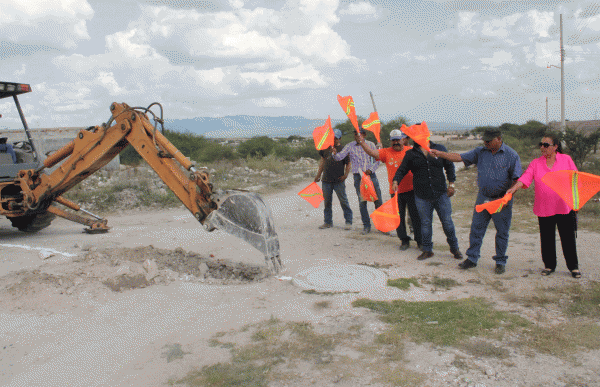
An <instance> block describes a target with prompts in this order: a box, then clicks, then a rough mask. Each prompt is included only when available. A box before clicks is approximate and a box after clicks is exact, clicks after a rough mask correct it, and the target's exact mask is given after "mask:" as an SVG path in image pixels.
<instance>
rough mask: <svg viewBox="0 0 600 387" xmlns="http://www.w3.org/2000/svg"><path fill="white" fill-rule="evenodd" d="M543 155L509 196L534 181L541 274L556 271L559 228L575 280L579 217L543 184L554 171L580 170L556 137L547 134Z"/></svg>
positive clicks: (579, 273) (544, 140) (566, 257)
mask: <svg viewBox="0 0 600 387" xmlns="http://www.w3.org/2000/svg"><path fill="white" fill-rule="evenodd" d="M539 145H540V151H541V153H542V156H541V157H539V158H537V159H535V160H533V161H532V162H531V164H529V167H527V170H526V171H525V173H523V175H522V176H521V177H520V178H519V180H518V181H517V183H516V184H515V185H514V186H513V187H512V188H510V189H509V190H508V191H507V193H509V192H510V193H515V191H517V190H518V189H520V188H528V187H529V186H530V185H531V182H532V181H535V200H534V203H533V213H534V214H535V215H537V216H538V222H539V225H540V242H541V245H542V260H543V261H544V266H545V268H544V270H542V275H545V276H547V275H550V274H552V273H554V270H556V237H555V235H556V228H557V227H558V234H559V235H560V242H561V244H562V250H563V255H564V256H565V261H566V263H567V269H569V271H570V272H571V275H572V276H573V278H580V277H581V272H580V271H579V264H578V261H577V246H576V244H575V237H576V231H577V214H576V213H575V211H573V210H571V209H570V208H569V206H567V204H566V203H565V201H564V200H563V199H561V197H560V196H558V194H557V193H556V192H554V191H553V190H552V189H550V187H548V186H547V185H546V184H545V183H544V182H542V177H544V175H545V174H546V173H548V172H551V171H563V170H573V171H576V170H577V167H576V166H575V163H574V162H573V160H572V159H571V157H570V156H569V155H565V154H563V153H562V149H561V145H560V141H558V139H557V138H556V136H554V135H546V136H544V138H542V142H540V144H539Z"/></svg>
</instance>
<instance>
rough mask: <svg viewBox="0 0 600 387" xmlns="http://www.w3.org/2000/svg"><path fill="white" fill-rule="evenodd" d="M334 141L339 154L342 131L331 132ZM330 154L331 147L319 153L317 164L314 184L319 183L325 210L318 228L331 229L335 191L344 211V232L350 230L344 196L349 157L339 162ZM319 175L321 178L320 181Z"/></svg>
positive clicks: (347, 208)
mask: <svg viewBox="0 0 600 387" xmlns="http://www.w3.org/2000/svg"><path fill="white" fill-rule="evenodd" d="M333 134H334V140H333V145H334V147H335V149H336V150H337V151H338V152H339V151H341V150H342V145H341V142H340V138H342V131H341V130H339V129H334V130H333ZM330 154H331V147H330V148H327V149H324V150H321V151H319V155H321V162H320V163H319V170H318V171H317V176H316V177H315V183H318V182H319V181H320V180H321V181H322V182H321V189H322V190H323V199H325V209H324V210H323V214H324V216H325V222H324V223H323V224H322V225H321V226H319V228H320V229H325V228H330V227H333V217H332V209H331V204H332V199H333V191H335V193H336V195H337V197H338V199H339V201H340V206H341V207H342V210H343V211H344V219H345V220H346V225H345V226H344V229H345V230H350V229H351V228H352V209H350V203H348V196H346V183H345V181H346V178H348V173H349V172H350V166H351V163H350V156H346V157H345V158H344V159H342V160H341V161H336V160H334V159H333V158H331V157H329V156H330ZM321 175H322V176H323V178H322V179H321Z"/></svg>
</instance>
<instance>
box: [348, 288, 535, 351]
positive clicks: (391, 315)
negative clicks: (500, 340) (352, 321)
mask: <svg viewBox="0 0 600 387" xmlns="http://www.w3.org/2000/svg"><path fill="white" fill-rule="evenodd" d="M352 305H353V306H354V307H364V308H369V309H371V310H373V311H375V312H377V313H380V314H381V319H382V321H384V322H386V323H389V324H392V328H391V329H392V330H393V332H395V333H396V334H399V335H404V334H408V335H409V336H410V337H411V338H412V339H413V340H415V341H416V342H430V343H433V344H437V345H453V344H456V343H457V342H459V341H462V340H464V339H465V338H467V337H471V336H483V337H485V336H486V335H490V334H492V333H493V330H494V329H496V328H499V327H500V326H502V327H503V328H504V331H510V330H515V329H517V328H520V327H527V326H529V325H531V323H529V322H528V321H527V320H525V319H524V318H522V317H519V316H517V315H514V314H511V313H508V312H501V311H496V310H494V309H493V308H492V307H491V306H490V304H489V303H488V302H487V301H485V300H484V299H481V298H467V299H462V300H454V301H429V302H407V301H402V300H395V301H391V302H386V301H373V300H369V299H359V300H356V301H354V302H353V303H352Z"/></svg>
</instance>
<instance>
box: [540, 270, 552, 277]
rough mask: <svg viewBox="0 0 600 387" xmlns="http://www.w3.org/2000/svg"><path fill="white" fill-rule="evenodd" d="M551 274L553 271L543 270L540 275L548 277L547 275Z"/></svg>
mask: <svg viewBox="0 0 600 387" xmlns="http://www.w3.org/2000/svg"><path fill="white" fill-rule="evenodd" d="M552 273H554V270H552V269H544V270H542V275H543V276H548V275H550V274H552Z"/></svg>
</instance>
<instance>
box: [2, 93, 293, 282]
mask: <svg viewBox="0 0 600 387" xmlns="http://www.w3.org/2000/svg"><path fill="white" fill-rule="evenodd" d="M30 91H31V87H30V86H29V85H25V84H16V83H9V82H0V98H7V97H13V99H14V101H15V104H16V107H17V110H18V112H19V115H20V117H21V121H22V123H23V127H24V129H25V133H26V136H27V139H28V140H27V141H21V142H15V143H13V144H12V145H13V148H14V150H15V153H17V154H18V157H17V160H16V161H17V162H16V163H14V160H13V158H12V155H8V152H2V149H3V148H1V145H0V215H4V216H6V217H8V219H9V220H10V221H11V223H12V225H13V227H16V228H18V229H19V230H21V231H26V232H33V231H38V230H41V229H42V228H45V227H47V226H49V225H50V222H51V221H52V219H53V218H54V217H55V216H60V217H63V218H65V219H68V220H71V221H74V222H78V223H81V224H85V225H87V226H88V228H87V229H85V230H86V231H87V232H106V231H108V229H109V227H108V226H107V221H106V219H103V218H101V217H99V216H97V215H94V214H92V213H91V212H89V211H85V210H83V209H82V208H80V207H79V206H78V205H77V204H76V203H73V202H71V201H69V200H67V199H65V198H63V197H62V196H61V195H62V194H63V193H65V192H67V191H68V190H69V189H71V188H73V187H74V186H75V185H77V184H78V183H79V182H81V181H82V180H84V179H86V178H87V177H88V176H90V175H91V174H93V173H94V172H96V171H97V170H99V169H100V168H102V167H103V166H105V165H106V164H108V163H109V162H110V161H111V160H112V159H113V158H114V157H116V155H118V154H119V153H120V152H121V151H122V150H123V149H125V147H127V146H128V145H131V146H132V147H133V148H134V149H135V150H136V151H137V152H138V153H139V154H140V156H142V158H143V159H144V160H145V161H146V162H147V163H148V165H149V166H150V167H151V168H152V169H153V170H154V171H155V172H156V173H157V174H158V176H159V177H160V178H161V179H162V181H163V182H164V183H165V184H166V185H167V186H168V187H169V188H170V189H171V190H172V191H173V193H174V194H175V195H176V196H177V197H178V198H179V200H181V202H182V203H183V204H184V205H185V206H186V207H187V208H188V210H189V211H190V212H191V213H192V214H193V215H194V217H195V218H196V219H197V220H198V221H199V222H200V223H202V224H203V225H204V226H205V227H206V229H207V230H208V231H213V230H215V229H220V230H223V231H225V232H227V233H229V234H231V235H234V236H236V237H238V238H242V239H244V240H246V241H247V242H248V243H250V244H251V245H252V246H254V247H255V248H256V249H258V250H259V251H261V252H262V253H263V254H264V255H265V262H266V264H267V266H269V268H270V269H271V271H273V272H278V271H279V270H280V269H281V267H282V264H281V260H280V257H279V239H278V237H277V233H276V232H275V228H274V223H273V218H272V215H271V212H270V210H269V208H268V207H267V206H266V204H265V203H264V202H263V200H262V199H261V198H260V196H258V195H256V194H254V193H250V192H245V191H239V190H232V191H226V192H219V193H216V192H214V191H213V186H212V184H211V183H210V182H209V175H208V172H207V171H206V170H204V169H202V170H197V169H196V168H195V167H194V166H193V164H192V162H191V161H190V160H189V159H188V158H187V157H185V156H184V155H183V154H182V153H181V152H180V151H179V150H178V149H177V148H175V146H173V144H171V143H170V142H169V140H167V138H166V137H164V136H163V135H162V133H161V131H159V130H158V128H157V125H158V124H159V123H160V124H161V126H162V124H163V122H164V120H163V118H162V106H160V104H159V103H156V102H155V103H153V104H151V105H150V106H148V107H147V108H141V107H130V106H128V105H127V104H125V103H113V104H112V105H111V106H110V111H111V114H112V117H111V118H110V119H109V121H108V122H107V123H104V124H102V125H100V126H93V127H89V128H87V129H84V130H81V131H79V133H78V135H77V136H76V138H75V139H73V140H72V141H71V142H69V143H68V144H67V145H65V146H64V147H62V148H61V149H59V150H57V151H56V152H54V153H52V154H50V155H48V157H47V158H46V159H44V160H41V159H40V157H39V155H38V154H37V152H36V148H35V146H34V143H33V140H32V138H31V135H30V133H29V128H28V127H27V122H26V121H25V117H24V115H23V112H22V110H21V106H20V104H19V101H18V99H17V95H19V94H22V93H27V92H30ZM153 106H159V107H160V112H161V116H160V117H157V116H156V115H155V114H154V113H153V112H152V110H151V108H152V107H153ZM148 115H151V116H152V117H153V120H154V125H152V124H151V122H150V119H149V118H148ZM3 154H6V155H5V156H3ZM9 160H10V161H9ZM53 167H56V168H55V169H54V170H53V171H52V172H49V173H45V170H46V169H50V168H53ZM56 203H60V204H62V205H64V206H66V207H68V208H70V209H71V210H74V211H81V212H83V213H84V214H85V216H80V215H78V214H76V213H73V212H69V211H65V210H63V209H61V208H59V207H57V206H56V205H55V204H56Z"/></svg>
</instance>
